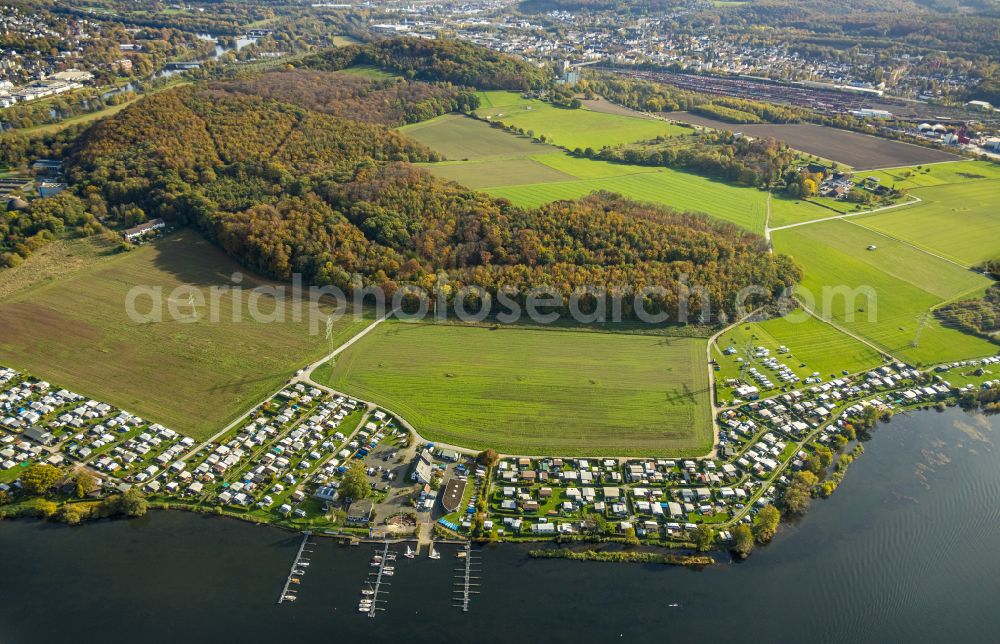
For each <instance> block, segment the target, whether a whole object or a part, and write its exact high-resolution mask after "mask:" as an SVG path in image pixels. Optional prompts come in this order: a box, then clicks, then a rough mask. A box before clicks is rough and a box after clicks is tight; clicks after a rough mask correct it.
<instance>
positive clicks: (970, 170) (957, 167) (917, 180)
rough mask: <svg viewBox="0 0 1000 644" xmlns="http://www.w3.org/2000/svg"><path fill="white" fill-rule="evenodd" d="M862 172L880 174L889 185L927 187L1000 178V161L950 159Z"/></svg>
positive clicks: (870, 174) (865, 174)
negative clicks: (942, 161)
mask: <svg viewBox="0 0 1000 644" xmlns="http://www.w3.org/2000/svg"><path fill="white" fill-rule="evenodd" d="M859 174H863V175H864V176H866V177H878V179H879V180H880V182H881V183H882V185H884V186H889V187H890V188H898V189H904V188H905V189H910V188H926V187H931V186H940V185H945V184H951V183H965V182H967V181H982V180H989V179H1000V164H996V163H990V162H988V161H948V162H945V163H932V164H928V165H924V166H905V167H900V168H888V169H885V170H866V171H864V172H862V173H859Z"/></svg>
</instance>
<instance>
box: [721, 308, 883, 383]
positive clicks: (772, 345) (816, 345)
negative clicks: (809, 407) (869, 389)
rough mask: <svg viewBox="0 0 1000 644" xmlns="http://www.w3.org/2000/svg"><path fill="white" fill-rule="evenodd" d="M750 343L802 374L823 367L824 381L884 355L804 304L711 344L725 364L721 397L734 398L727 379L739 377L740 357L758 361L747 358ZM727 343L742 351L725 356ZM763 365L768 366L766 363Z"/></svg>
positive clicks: (735, 329)
mask: <svg viewBox="0 0 1000 644" xmlns="http://www.w3.org/2000/svg"><path fill="white" fill-rule="evenodd" d="M747 345H749V346H750V347H752V348H753V349H756V348H757V347H765V348H766V349H767V350H768V351H770V355H771V356H773V357H776V358H778V359H779V360H780V361H781V362H782V363H784V364H785V365H787V366H788V367H789V368H790V369H791V370H792V371H793V372H794V373H795V374H796V375H797V376H799V377H800V378H803V379H805V378H806V377H808V376H811V375H812V374H813V373H814V372H819V374H820V375H821V377H822V378H823V379H824V380H825V379H829V378H830V377H831V376H836V377H839V376H840V375H841V374H842V372H843V371H848V372H850V373H855V372H858V371H863V370H865V369H870V368H872V367H875V366H878V365H879V364H880V363H881V362H882V357H881V356H880V355H879V353H878V352H877V351H875V350H874V349H873V348H871V347H869V346H868V345H866V344H864V343H863V342H860V341H858V340H855V339H854V338H852V337H850V336H849V335H846V334H844V333H842V332H840V331H838V330H837V329H835V328H833V327H832V326H830V325H829V324H826V323H824V322H821V321H820V320H817V319H816V318H815V317H813V316H811V315H808V314H807V313H805V312H804V311H802V310H801V309H799V310H797V311H795V312H793V313H791V314H789V315H788V316H786V317H782V318H775V319H772V320H766V321H764V322H748V323H745V324H740V325H739V326H736V327H733V328H732V329H729V330H727V331H726V332H725V333H723V334H722V335H720V336H719V337H718V339H717V341H716V343H715V345H714V346H713V348H712V349H713V350H712V357H714V358H715V359H716V360H717V361H718V363H719V367H720V370H719V371H718V372H716V388H717V390H718V392H719V397H720V399H727V398H730V397H731V393H730V391H729V390H728V388H726V387H724V386H723V384H722V383H724V382H725V381H726V379H729V378H737V377H738V376H739V373H740V368H741V366H742V363H741V362H740V361H739V360H737V359H738V358H742V359H743V360H744V361H748V362H749V363H750V364H751V365H753V364H756V363H757V362H759V360H754V359H753V358H752V357H751V358H750V359H749V360H748V356H747V355H746V353H745V349H746V347H747ZM781 346H785V347H786V348H787V349H788V352H787V353H785V354H780V353H779V347H781ZM728 347H734V348H735V349H736V350H737V352H736V353H735V354H731V355H725V353H724V351H725V350H726V349H727V348H728ZM758 368H759V369H761V370H762V371H763V369H764V368H763V367H761V366H758Z"/></svg>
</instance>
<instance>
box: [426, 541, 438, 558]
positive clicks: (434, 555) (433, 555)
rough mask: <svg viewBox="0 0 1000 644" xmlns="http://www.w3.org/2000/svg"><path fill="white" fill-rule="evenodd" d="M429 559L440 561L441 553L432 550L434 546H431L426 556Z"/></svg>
mask: <svg viewBox="0 0 1000 644" xmlns="http://www.w3.org/2000/svg"><path fill="white" fill-rule="evenodd" d="M427 556H428V557H430V558H431V559H440V558H441V553H440V552H438V551H437V550H435V549H434V545H433V544H431V551H430V552H429V553H428V554H427Z"/></svg>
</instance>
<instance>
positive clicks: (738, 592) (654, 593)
mask: <svg viewBox="0 0 1000 644" xmlns="http://www.w3.org/2000/svg"><path fill="white" fill-rule="evenodd" d="M998 427H1000V418H998V417H992V418H987V417H984V416H981V415H973V414H967V413H964V412H962V411H959V410H957V409H956V410H948V411H947V412H944V413H938V412H919V413H913V414H908V415H906V416H902V417H897V418H895V419H894V420H893V421H892V422H891V423H890V424H888V425H882V426H881V427H880V428H879V429H878V431H877V432H876V433H875V435H874V438H873V439H872V440H871V441H870V442H869V443H867V445H866V453H865V454H864V455H862V456H861V457H860V458H859V459H858V460H857V461H856V462H855V463H854V464H853V465H852V466H851V469H850V471H849V472H848V474H847V477H846V479H845V481H844V483H843V484H842V485H841V487H840V489H839V490H838V491H837V492H836V494H834V495H833V497H831V498H830V499H828V500H825V501H815V502H814V503H813V508H812V511H811V512H810V513H809V515H808V516H807V517H806V518H805V519H804V520H802V521H801V522H800V523H799V524H798V525H791V526H783V527H782V530H781V532H780V534H779V536H778V538H777V539H776V540H775V542H774V543H773V544H771V545H770V546H768V547H765V548H759V549H758V550H757V552H755V553H754V554H753V555H752V556H751V558H750V559H749V560H748V561H746V562H743V563H732V562H728V561H727V562H726V563H723V564H721V565H718V566H714V567H711V568H708V569H705V570H701V571H694V570H687V569H682V568H672V567H664V566H658V565H655V566H654V565H637V564H606V563H591V562H570V561H564V560H531V559H529V558H528V557H527V556H526V554H525V553H526V549H525V548H522V547H520V546H512V545H501V546H498V547H493V548H487V549H485V550H484V551H483V552H482V573H481V574H482V577H483V579H482V588H481V590H482V594H480V595H478V596H474V598H473V601H472V604H471V607H470V611H469V612H468V613H463V612H462V611H461V610H460V609H458V608H454V607H453V606H452V602H451V598H450V596H451V584H452V574H453V568H454V566H455V565H456V564H457V563H458V561H459V560H458V559H456V558H455V556H454V550H453V549H447V548H442V552H443V554H444V556H443V557H442V559H441V560H438V561H432V560H429V559H427V558H426V557H424V558H419V559H416V560H412V561H409V560H405V559H402V558H400V561H399V562H398V563H397V566H396V570H397V574H396V575H395V576H394V577H393V578H392V586H391V588H390V592H391V594H390V595H389V596H388V599H389V601H388V604H387V610H386V611H385V612H384V613H380V614H379V615H378V616H377V617H376V618H374V619H369V618H368V617H367V616H366V615H362V614H359V613H358V612H357V611H356V606H357V603H356V602H357V599H358V596H359V595H358V592H359V590H360V588H361V585H362V582H363V580H364V578H365V576H366V575H367V573H368V570H369V568H368V558H369V556H370V554H371V553H372V548H371V547H370V546H360V547H353V548H348V547H340V546H336V545H334V544H332V543H330V542H328V541H325V540H320V541H319V543H318V544H317V545H316V547H315V551H314V552H313V553H311V554H310V555H309V556H311V557H312V566H311V567H310V568H309V570H308V571H307V574H306V575H305V576H304V578H303V580H302V584H301V586H300V590H299V599H298V601H296V602H294V603H286V604H284V605H281V606H276V605H275V600H276V599H277V596H278V594H279V592H280V590H281V586H282V584H283V582H284V579H285V575H286V574H287V572H288V566H289V564H290V563H291V560H292V558H293V556H294V554H295V552H296V549H297V547H298V544H299V538H298V537H297V535H293V534H289V533H286V532H282V531H279V530H276V529H273V528H268V527H260V526H252V525H248V524H244V523H241V522H238V521H234V520H229V519H221V518H216V517H207V516H198V515H192V514H187V513H180V512H157V513H152V514H150V515H149V516H147V517H145V518H142V519H138V520H133V521H107V522H100V523H95V524H90V525H86V526H80V527H76V528H69V527H64V526H59V525H51V524H44V523H39V522H31V521H16V522H4V523H0V553H2V554H0V562H2V564H0V570H2V571H3V575H2V578H3V580H4V592H3V594H2V595H0V642H4V643H5V644H14V643H21V642H68V641H75V640H79V639H81V638H83V639H85V640H89V639H97V638H100V639H101V640H119V639H120V640H125V641H141V642H165V643H169V644H176V643H177V642H236V641H249V642H257V641H264V640H269V639H270V640H276V641H277V640H278V639H279V638H280V640H281V641H294V640H296V639H298V638H310V639H312V638H323V639H324V640H328V639H331V638H332V639H335V640H340V641H345V640H346V641H361V640H360V638H366V641H373V642H383V641H389V640H390V639H395V640H396V641H399V642H407V643H411V642H415V643H419V642H440V641H451V640H457V639H459V638H462V639H464V640H465V641H469V642H510V641H512V640H514V639H521V640H523V641H541V642H547V643H548V642H603V641H613V640H622V639H627V640H632V641H635V640H637V639H640V638H641V639H656V640H669V641H680V640H693V639H695V638H698V639H700V640H702V641H716V642H730V641H737V640H741V641H750V642H779V641H783V642H810V643H815V642H886V641H908V642H934V643H935V644H937V643H940V642H987V641H996V640H997V635H996V633H997V631H998V629H1000V618H998V617H997V613H996V612H995V611H996V608H995V604H996V597H998V596H1000V555H998V553H1000V521H998V520H997V519H998V514H1000V503H998V502H997V499H998V498H1000V453H998V451H997V450H995V449H994V446H993V442H992V441H993V437H994V435H995V433H996V430H997V429H998ZM670 604H677V606H676V607H671V606H670Z"/></svg>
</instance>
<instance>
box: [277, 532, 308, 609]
mask: <svg viewBox="0 0 1000 644" xmlns="http://www.w3.org/2000/svg"><path fill="white" fill-rule="evenodd" d="M310 537H312V532H309V531H308V530H307V531H306V532H303V533H302V543H301V544H299V551H298V552H297V553H295V559H294V560H293V561H292V565H291V567H290V568H289V569H288V578H287V579H285V587H284V588H282V589H281V594H280V595H278V603H279V604H284V603H285V602H293V601H295V600H296V595H295V593H296V592H298V591H297V589H296V588H293V586H298V585H299V584H301V583H302V576H303V575H305V574H306V569H307V568H308V567H309V560H308V559H306V558H305V557H303V556H302V555H303V554H304V553H306V552H312V550H306V546H308V545H312V544H311V543H310V541H309V539H310Z"/></svg>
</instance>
